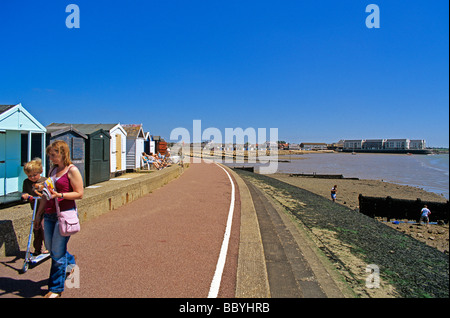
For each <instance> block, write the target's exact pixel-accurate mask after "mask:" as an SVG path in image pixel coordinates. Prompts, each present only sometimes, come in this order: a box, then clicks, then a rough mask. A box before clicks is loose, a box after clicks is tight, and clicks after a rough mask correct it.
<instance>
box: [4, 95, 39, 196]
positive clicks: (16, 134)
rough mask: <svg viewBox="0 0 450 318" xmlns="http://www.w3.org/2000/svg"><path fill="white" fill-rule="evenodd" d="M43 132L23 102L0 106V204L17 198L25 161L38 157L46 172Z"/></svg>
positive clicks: (20, 187) (23, 175)
mask: <svg viewBox="0 0 450 318" xmlns="http://www.w3.org/2000/svg"><path fill="white" fill-rule="evenodd" d="M45 132H46V129H45V127H44V126H43V125H42V124H41V123H39V122H38V121H37V120H36V119H35V118H34V117H33V116H32V115H31V114H30V113H29V112H28V111H27V110H26V109H25V108H24V107H23V106H22V104H17V105H0V203H7V202H11V201H17V200H20V195H21V193H22V183H23V180H25V178H27V176H26V174H25V172H24V171H23V164H24V163H25V162H27V161H29V160H31V159H33V158H36V157H38V158H41V159H42V164H43V166H44V171H45Z"/></svg>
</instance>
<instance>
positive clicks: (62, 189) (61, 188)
mask: <svg viewBox="0 0 450 318" xmlns="http://www.w3.org/2000/svg"><path fill="white" fill-rule="evenodd" d="M70 168H72V166H70V167H69V169H67V172H66V173H65V174H63V175H62V176H61V177H60V178H59V179H58V180H56V182H55V188H56V192H58V193H66V192H72V191H73V189H72V186H71V185H70V180H69V170H70ZM52 178H53V180H54V179H55V177H54V176H53V177H52ZM57 200H58V203H59V209H60V211H67V210H72V209H75V207H76V205H75V201H74V200H66V199H61V198H58V199H57ZM45 213H48V214H52V213H56V204H55V199H52V200H49V201H47V204H46V205H45Z"/></svg>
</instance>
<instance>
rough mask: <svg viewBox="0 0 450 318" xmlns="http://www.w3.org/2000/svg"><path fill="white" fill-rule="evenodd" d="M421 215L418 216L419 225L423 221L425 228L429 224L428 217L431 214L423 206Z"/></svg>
mask: <svg viewBox="0 0 450 318" xmlns="http://www.w3.org/2000/svg"><path fill="white" fill-rule="evenodd" d="M420 213H421V215H420V224H421V223H422V221H424V222H425V223H426V224H427V226H428V225H429V224H430V218H429V215H430V214H431V211H430V209H428V207H427V206H426V205H424V206H423V209H422V210H421V211H420Z"/></svg>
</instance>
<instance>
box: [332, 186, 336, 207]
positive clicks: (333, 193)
mask: <svg viewBox="0 0 450 318" xmlns="http://www.w3.org/2000/svg"><path fill="white" fill-rule="evenodd" d="M336 194H337V185H334V187H332V188H331V200H333V203H334V202H336Z"/></svg>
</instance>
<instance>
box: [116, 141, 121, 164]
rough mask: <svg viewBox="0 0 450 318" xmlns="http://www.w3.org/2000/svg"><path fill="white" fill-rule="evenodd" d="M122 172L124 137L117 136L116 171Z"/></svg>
mask: <svg viewBox="0 0 450 318" xmlns="http://www.w3.org/2000/svg"><path fill="white" fill-rule="evenodd" d="M120 170H122V137H121V135H116V171H120Z"/></svg>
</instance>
